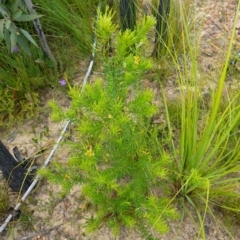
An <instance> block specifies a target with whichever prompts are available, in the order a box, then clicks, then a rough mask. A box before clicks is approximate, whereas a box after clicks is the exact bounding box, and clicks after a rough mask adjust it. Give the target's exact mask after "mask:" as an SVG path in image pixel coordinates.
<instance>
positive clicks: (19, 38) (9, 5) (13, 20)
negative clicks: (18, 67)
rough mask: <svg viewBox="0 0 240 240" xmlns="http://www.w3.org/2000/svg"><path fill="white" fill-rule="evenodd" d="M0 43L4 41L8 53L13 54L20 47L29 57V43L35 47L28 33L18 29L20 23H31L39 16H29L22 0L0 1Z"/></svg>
mask: <svg viewBox="0 0 240 240" xmlns="http://www.w3.org/2000/svg"><path fill="white" fill-rule="evenodd" d="M0 13H1V15H0V17H1V18H0V42H1V41H2V40H3V39H4V40H5V43H6V46H7V49H8V51H9V52H14V51H16V49H17V48H18V46H21V47H22V49H23V50H24V51H25V52H26V53H27V54H29V55H31V50H30V47H29V42H31V43H32V44H33V45H35V46H36V47H38V46H37V43H36V42H35V40H34V39H33V38H32V36H31V35H30V34H29V32H28V31H26V30H25V29H23V28H21V27H20V24H19V23H21V22H28V21H32V20H34V19H36V18H39V17H41V15H36V14H29V13H28V11H27V7H26V4H25V2H24V1H23V0H15V1H13V0H10V1H6V0H1V1H0Z"/></svg>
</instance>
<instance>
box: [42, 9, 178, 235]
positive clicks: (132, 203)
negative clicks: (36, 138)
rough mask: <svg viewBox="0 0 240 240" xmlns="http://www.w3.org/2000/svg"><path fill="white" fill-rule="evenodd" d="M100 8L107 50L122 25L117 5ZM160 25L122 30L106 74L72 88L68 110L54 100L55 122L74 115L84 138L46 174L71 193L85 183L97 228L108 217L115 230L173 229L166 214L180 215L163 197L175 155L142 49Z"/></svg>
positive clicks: (148, 19)
mask: <svg viewBox="0 0 240 240" xmlns="http://www.w3.org/2000/svg"><path fill="white" fill-rule="evenodd" d="M98 14H99V18H98V21H97V26H96V31H97V35H98V38H99V41H98V43H99V45H98V49H99V50H100V51H101V49H102V48H103V47H105V45H106V40H107V41H108V39H110V38H111V37H112V36H113V31H115V29H116V28H115V26H114V25H113V23H112V21H111V17H112V16H113V14H112V12H111V11H108V10H107V12H106V13H105V14H101V13H100V12H99V13H98ZM102 18H106V19H107V21H102ZM154 23H155V21H154V19H153V18H151V17H146V18H144V19H143V20H142V22H141V23H139V24H138V25H137V27H136V29H135V30H134V31H130V30H127V31H125V32H124V33H122V32H115V33H114V38H116V39H117V41H115V39H114V41H113V44H112V48H113V51H114V54H113V55H112V56H111V57H109V55H108V54H106V55H105V54H104V56H103V61H104V70H103V73H104V78H103V79H96V80H95V82H94V83H93V84H88V85H86V87H85V89H84V91H83V92H81V91H80V89H78V88H70V92H69V94H70V96H71V98H72V105H71V107H70V109H68V110H67V111H66V112H65V111H62V110H60V108H59V106H58V105H57V103H55V102H51V103H50V106H51V107H52V110H53V115H52V117H53V119H54V120H58V121H60V120H64V119H69V120H71V122H72V124H73V128H74V132H75V135H76V138H77V141H76V142H74V143H72V144H71V145H70V146H72V147H71V152H72V154H71V156H70V158H69V160H68V162H67V165H66V166H65V165H61V164H54V170H53V171H50V170H41V171H40V173H41V174H42V175H44V176H47V177H48V179H49V180H50V181H52V182H54V183H56V184H60V185H61V186H62V190H63V193H67V192H68V191H69V190H70V189H71V188H72V187H73V186H74V185H77V184H80V183H82V194H83V196H84V197H85V198H86V199H87V201H89V202H90V203H91V204H93V205H94V206H96V215H95V217H93V218H92V219H91V220H90V221H89V224H88V229H89V230H90V231H93V230H96V229H97V228H98V227H99V226H101V225H102V223H103V222H106V223H107V226H109V227H111V228H112V229H113V231H114V233H115V234H117V233H118V232H119V229H120V226H121V225H125V226H128V227H137V226H138V225H139V223H144V225H145V224H147V225H148V226H151V227H153V228H154V229H157V230H158V231H159V232H161V233H163V232H166V231H167V229H168V227H167V224H166V218H173V217H176V213H175V211H174V209H173V208H172V207H171V206H170V200H169V199H167V198H166V197H164V196H163V191H164V188H163V186H164V183H165V181H166V179H167V178H168V170H167V166H168V165H169V163H170V161H171V160H170V156H169V155H168V154H167V153H166V152H165V151H164V150H163V149H162V147H161V144H160V143H159V141H158V139H157V129H156V128H155V127H154V126H153V125H152V124H151V118H152V117H153V116H154V114H156V112H157V107H156V106H155V105H154V104H153V97H154V96H153V93H152V92H151V91H150V90H149V89H146V90H145V89H142V88H141V77H142V75H143V74H144V72H146V71H147V70H149V69H150V68H151V67H152V62H151V60H150V59H146V58H144V56H143V55H142V54H141V52H142V51H143V50H142V48H143V47H144V43H145V40H146V34H147V32H148V31H149V29H150V28H151V27H152V26H153V25H154ZM126 39H128V40H129V41H125V40H126ZM101 40H102V41H101ZM132 45H134V46H135V47H134V48H133V49H132V48H131V46H132ZM157 189H158V190H157ZM160 189H161V190H160ZM157 191H158V193H157Z"/></svg>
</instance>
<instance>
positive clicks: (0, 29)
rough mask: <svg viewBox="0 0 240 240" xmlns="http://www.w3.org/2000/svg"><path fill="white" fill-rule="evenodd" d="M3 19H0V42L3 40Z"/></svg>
mask: <svg viewBox="0 0 240 240" xmlns="http://www.w3.org/2000/svg"><path fill="white" fill-rule="evenodd" d="M4 22H5V19H0V40H1V39H3V37H4V35H3V28H4Z"/></svg>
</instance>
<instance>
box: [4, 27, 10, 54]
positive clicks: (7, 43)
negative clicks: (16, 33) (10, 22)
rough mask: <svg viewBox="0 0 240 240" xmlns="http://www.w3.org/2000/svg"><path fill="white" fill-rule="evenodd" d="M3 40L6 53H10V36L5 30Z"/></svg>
mask: <svg viewBox="0 0 240 240" xmlns="http://www.w3.org/2000/svg"><path fill="white" fill-rule="evenodd" d="M4 40H5V43H6V46H7V49H8V51H10V50H11V43H10V34H9V31H8V30H7V29H6V28H5V29H4Z"/></svg>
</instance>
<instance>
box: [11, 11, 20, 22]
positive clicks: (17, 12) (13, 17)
mask: <svg viewBox="0 0 240 240" xmlns="http://www.w3.org/2000/svg"><path fill="white" fill-rule="evenodd" d="M21 15H22V11H21V10H20V11H16V12H15V13H14V14H13V16H12V19H13V21H15V20H16V19H18V18H19V17H20V16H21Z"/></svg>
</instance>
